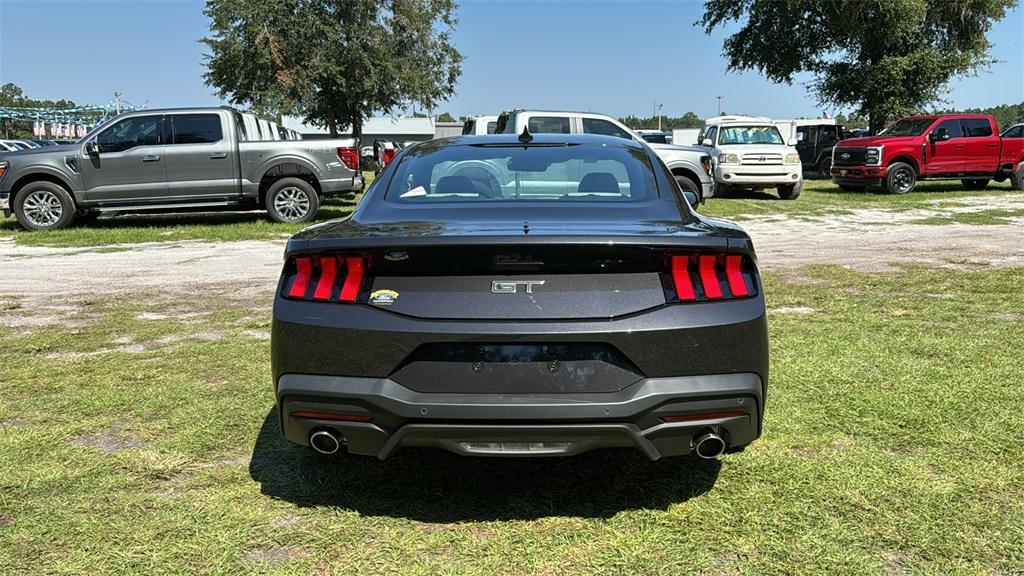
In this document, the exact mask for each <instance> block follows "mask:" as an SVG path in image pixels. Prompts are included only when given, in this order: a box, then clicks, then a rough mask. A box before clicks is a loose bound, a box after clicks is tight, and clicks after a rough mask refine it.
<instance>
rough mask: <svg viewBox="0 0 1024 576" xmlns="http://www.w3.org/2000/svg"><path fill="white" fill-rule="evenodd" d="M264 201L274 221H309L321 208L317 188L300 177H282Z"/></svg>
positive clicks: (268, 213)
mask: <svg viewBox="0 0 1024 576" xmlns="http://www.w3.org/2000/svg"><path fill="white" fill-rule="evenodd" d="M263 201H264V206H265V207H266V209H267V215H268V216H270V219H271V220H273V221H274V222H289V223H295V222H309V221H311V220H313V218H316V213H317V212H318V211H319V210H320V197H319V196H318V195H317V193H316V190H314V189H313V186H311V185H310V184H309V182H306V181H305V180H302V179H300V178H281V179H280V180H278V181H276V182H274V183H273V184H271V185H270V188H268V189H267V195H266V196H265V197H264V198H263Z"/></svg>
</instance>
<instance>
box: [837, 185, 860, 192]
mask: <svg viewBox="0 0 1024 576" xmlns="http://www.w3.org/2000/svg"><path fill="white" fill-rule="evenodd" d="M864 188H866V187H865V186H854V185H853V184H840V185H839V189H840V190H842V191H843V192H863V191H864Z"/></svg>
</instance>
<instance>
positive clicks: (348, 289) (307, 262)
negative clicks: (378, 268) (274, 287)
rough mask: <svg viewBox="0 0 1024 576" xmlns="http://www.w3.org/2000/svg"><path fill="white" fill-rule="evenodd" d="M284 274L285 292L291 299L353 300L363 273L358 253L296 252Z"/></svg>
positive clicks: (363, 260)
mask: <svg viewBox="0 0 1024 576" xmlns="http://www.w3.org/2000/svg"><path fill="white" fill-rule="evenodd" d="M290 266H294V270H292V271H291V272H290V273H289V274H287V275H286V277H285V285H284V296H285V297H286V298H291V299H293V300H317V301H321V302H355V301H356V297H358V296H359V289H360V287H361V286H362V284H363V276H364V274H365V273H366V260H365V259H364V258H363V257H362V256H359V255H349V254H338V255H312V256H297V257H296V258H294V259H293V260H292V262H291V264H290Z"/></svg>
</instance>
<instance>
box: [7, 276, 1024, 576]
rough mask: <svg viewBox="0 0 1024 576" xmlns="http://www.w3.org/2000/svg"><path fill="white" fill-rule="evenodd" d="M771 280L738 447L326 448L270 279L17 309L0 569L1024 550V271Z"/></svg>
mask: <svg viewBox="0 0 1024 576" xmlns="http://www.w3.org/2000/svg"><path fill="white" fill-rule="evenodd" d="M766 282H767V294H768V299H769V307H770V318H769V328H770V333H771V350H772V369H771V385H770V388H769V395H768V404H767V420H766V424H765V435H764V436H763V437H762V438H761V439H760V440H759V441H758V442H757V443H755V444H754V445H752V446H751V447H750V448H749V449H748V450H746V451H745V452H743V453H739V454H732V455H728V456H727V457H725V458H723V459H722V460H721V461H714V462H705V461H699V460H692V459H670V460H666V461H661V462H656V463H649V462H647V461H645V460H643V459H642V457H640V456H639V455H638V454H636V453H633V452H630V451H599V452H593V453H589V454H585V455H583V456H579V457H575V458H570V459H554V460H549V459H540V460H493V459H470V458H460V457H456V456H453V455H450V454H448V453H445V452H437V451H426V450H419V451H417V450H408V451H404V452H402V453H400V454H399V455H397V456H396V457H395V458H394V459H393V460H388V461H386V462H378V461H376V460H374V459H370V458H354V457H353V458H347V459H346V458H322V457H318V456H317V455H316V454H314V453H312V452H310V451H309V450H308V449H303V448H299V447H294V446H290V445H288V444H286V443H284V442H283V441H282V440H281V439H280V438H279V436H278V433H277V430H276V426H275V423H274V414H273V412H272V404H273V399H272V394H271V383H270V381H269V375H270V369H269V350H268V348H269V346H268V342H267V341H266V340H265V339H262V338H265V336H266V332H267V331H268V330H269V311H268V310H267V308H266V306H267V305H268V302H266V301H263V300H262V299H258V300H254V301H251V302H225V301H220V300H213V299H210V300H188V301H175V300H160V299H159V298H154V297H150V296H147V295H137V296H136V297H133V298H130V299H125V298H123V297H118V298H89V299H79V300H78V301H76V302H75V304H76V308H75V309H74V310H73V311H72V312H71V313H70V314H71V316H70V318H68V319H67V320H69V321H71V323H70V325H68V326H54V327H51V328H37V329H31V330H26V329H24V328H16V327H13V328H12V327H7V328H4V327H3V326H4V325H6V324H9V322H8V323H6V324H5V323H4V322H0V350H3V351H4V353H3V360H2V362H0V398H2V402H0V422H2V424H0V567H2V568H0V573H5V574H7V573H10V574H83V573H88V574H100V573H118V574H120V573H145V574H164V573H166V574H175V573H191V572H197V571H203V572H211V573H219V574H241V573H274V574H403V575H404V574H594V573H607V574H689V573H703V574H858V575H860V574H937V575H938V574H941V575H948V574H1016V573H1020V572H1021V571H1024V546H1021V542H1024V432H1022V427H1021V416H1020V406H1021V405H1024V386H1022V379H1021V361H1020V346H1021V342H1022V341H1024V295H1022V294H1024V293H1022V292H1021V290H1020V286H1021V285H1022V283H1024V270H1022V269H985V270H979V271H956V270H928V269H919V268H913V269H906V270H903V271H901V272H898V273H889V274H880V275H868V274H861V273H856V272H851V271H849V270H846V269H843V268H839V267H821V268H810V269H803V270H797V271H789V272H786V273H780V274H778V275H769V276H767V278H766ZM33 313H34V312H33V309H32V305H30V304H29V303H24V302H20V301H18V300H17V299H14V298H11V297H7V298H6V299H3V297H0V318H4V317H8V318H9V317H22V316H25V315H30V314H33ZM36 313H38V314H49V312H45V311H39V312H36Z"/></svg>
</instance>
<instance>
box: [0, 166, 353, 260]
mask: <svg viewBox="0 0 1024 576" xmlns="http://www.w3.org/2000/svg"><path fill="white" fill-rule="evenodd" d="M363 176H364V178H365V179H366V185H367V186H368V185H369V183H370V182H372V181H373V173H372V172H364V173H363ZM361 197H362V194H361V193H356V194H354V195H347V196H342V197H337V198H330V199H328V200H327V201H326V202H324V204H323V206H321V208H320V212H319V213H318V214H317V217H316V220H315V222H322V221H324V220H330V219H332V218H341V217H344V216H347V215H348V214H350V213H351V212H352V210H353V209H354V208H355V206H356V204H357V203H358V202H359V199H360V198H361ZM306 226H309V223H307V224H281V223H276V222H271V221H270V220H269V219H268V218H267V214H266V212H265V211H262V210H253V211H249V212H214V213H209V212H206V213H195V214H173V215H166V214H152V215H138V214H132V215H125V216H118V217H116V218H101V219H100V220H98V221H95V222H90V223H88V224H83V225H72V226H71V227H70V228H65V229H63V230H55V231H52V232H45V233H38V232H26V231H24V230H22V229H21V227H20V226H18V223H17V221H15V219H14V218H13V217H11V218H0V238H2V237H5V236H6V237H12V238H14V239H15V241H17V242H18V243H19V244H25V245H29V246H53V247H78V246H102V245H108V244H134V243H138V242H169V241H174V240H204V241H223V240H279V239H283V238H288V237H289V236H291V235H292V234H294V233H295V232H298V231H299V230H301V229H303V228H305V227H306Z"/></svg>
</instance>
